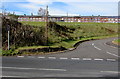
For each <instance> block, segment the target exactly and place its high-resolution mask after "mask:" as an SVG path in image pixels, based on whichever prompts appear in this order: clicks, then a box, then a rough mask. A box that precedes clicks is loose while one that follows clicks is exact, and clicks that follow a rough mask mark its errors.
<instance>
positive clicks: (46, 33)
mask: <svg viewBox="0 0 120 79" xmlns="http://www.w3.org/2000/svg"><path fill="white" fill-rule="evenodd" d="M45 14H46V15H45V21H46V26H45V39H46V42H45V43H46V45H48V5H47V6H46V12H45Z"/></svg>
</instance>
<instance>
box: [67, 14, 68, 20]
mask: <svg viewBox="0 0 120 79" xmlns="http://www.w3.org/2000/svg"><path fill="white" fill-rule="evenodd" d="M67 22H68V12H67Z"/></svg>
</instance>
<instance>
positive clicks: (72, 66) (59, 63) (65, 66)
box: [1, 38, 119, 78]
mask: <svg viewBox="0 0 120 79" xmlns="http://www.w3.org/2000/svg"><path fill="white" fill-rule="evenodd" d="M114 39H116V38H109V39H102V40H94V41H87V42H84V43H82V44H80V45H79V46H78V47H77V48H76V49H75V50H73V51H68V52H65V53H60V54H51V55H42V56H17V57H3V58H2V67H1V68H2V71H3V72H2V73H3V74H2V75H3V77H12V78H20V77H22V78H27V77H117V76H118V73H119V71H118V58H119V56H118V49H119V48H116V47H111V46H109V45H106V43H107V42H110V41H112V40H114Z"/></svg>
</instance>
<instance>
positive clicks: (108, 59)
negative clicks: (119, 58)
mask: <svg viewBox="0 0 120 79" xmlns="http://www.w3.org/2000/svg"><path fill="white" fill-rule="evenodd" d="M107 61H116V59H107Z"/></svg>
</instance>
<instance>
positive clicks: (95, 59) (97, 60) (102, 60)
mask: <svg viewBox="0 0 120 79" xmlns="http://www.w3.org/2000/svg"><path fill="white" fill-rule="evenodd" d="M94 60H95V61H103V59H99V58H98V59H97V58H96V59H94Z"/></svg>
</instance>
